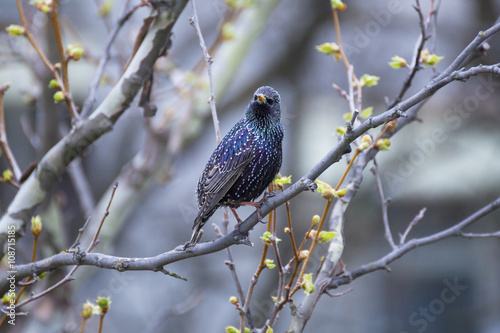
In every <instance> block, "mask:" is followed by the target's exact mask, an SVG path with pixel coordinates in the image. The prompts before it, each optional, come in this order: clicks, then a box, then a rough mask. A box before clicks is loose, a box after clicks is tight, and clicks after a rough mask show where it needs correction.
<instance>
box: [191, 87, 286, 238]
mask: <svg viewBox="0 0 500 333" xmlns="http://www.w3.org/2000/svg"><path fill="white" fill-rule="evenodd" d="M283 136H284V129H283V125H282V124H281V98H280V95H279V94H278V92H277V91H276V90H274V89H273V88H272V87H269V86H263V87H260V88H258V89H257V90H256V91H255V93H254V95H253V97H252V99H251V100H250V102H249V104H248V106H247V108H246V110H245V116H244V117H243V118H242V119H241V120H239V121H238V122H237V123H236V124H235V125H234V126H233V128H231V130H230V131H229V132H228V133H227V134H226V136H225V137H224V138H223V139H222V140H221V141H220V143H219V144H218V146H217V147H216V148H215V150H214V151H213V153H212V155H211V156H210V158H209V160H208V162H207V164H206V166H205V168H204V169H203V172H202V174H201V176H200V178H199V181H198V185H197V187H196V195H197V199H198V214H197V216H196V218H195V220H194V224H193V234H192V236H191V240H190V241H189V242H188V243H187V246H192V245H194V244H195V243H196V242H197V241H198V240H199V238H200V237H201V234H200V230H201V228H202V227H203V226H204V225H205V223H206V222H207V220H208V219H209V218H210V217H211V216H212V215H213V214H214V213H215V211H216V210H217V209H218V208H219V207H221V206H225V207H229V208H230V209H231V210H232V212H233V213H234V215H235V217H236V219H237V225H236V228H238V227H239V225H240V223H241V220H240V219H239V217H238V215H237V214H236V212H235V211H234V209H236V208H238V207H239V206H240V205H252V206H254V207H256V208H257V213H258V215H259V216H260V213H259V209H258V207H259V205H260V202H252V201H253V200H254V199H256V198H257V197H259V196H260V195H261V194H262V192H264V190H265V189H266V188H267V186H268V185H269V184H270V183H271V182H272V181H273V179H274V177H275V176H276V175H277V174H278V172H279V170H280V168H281V163H282V143H283Z"/></svg>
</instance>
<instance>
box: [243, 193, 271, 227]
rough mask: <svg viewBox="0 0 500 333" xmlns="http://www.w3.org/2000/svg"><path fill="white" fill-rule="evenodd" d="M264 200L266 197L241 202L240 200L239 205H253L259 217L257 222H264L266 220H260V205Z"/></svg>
mask: <svg viewBox="0 0 500 333" xmlns="http://www.w3.org/2000/svg"><path fill="white" fill-rule="evenodd" d="M264 196H265V195H264ZM264 200H266V199H265V198H263V199H261V200H260V201H242V202H240V205H244V206H252V207H254V208H255V210H256V211H257V218H258V219H259V222H260V223H266V222H263V221H262V215H260V206H261V205H262V203H263V202H264Z"/></svg>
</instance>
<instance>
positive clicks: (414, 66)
mask: <svg viewBox="0 0 500 333" xmlns="http://www.w3.org/2000/svg"><path fill="white" fill-rule="evenodd" d="M413 8H415V10H416V11H417V14H418V18H419V24H420V37H419V39H418V41H417V47H416V51H415V53H414V54H413V63H412V65H411V68H410V74H409V75H408V77H407V78H406V80H405V82H404V83H403V86H402V87H401V90H400V91H399V93H398V95H397V97H396V98H395V99H394V101H392V102H391V103H390V104H389V105H388V106H387V108H388V109H390V108H392V107H394V106H395V105H396V104H398V103H399V102H401V100H402V99H403V96H404V95H405V93H406V92H407V91H408V89H410V87H411V83H412V81H413V78H414V77H415V74H416V73H417V72H418V71H419V70H420V68H421V67H420V65H419V64H420V54H422V50H423V49H424V45H425V42H426V41H427V39H428V38H429V36H427V29H426V23H425V19H424V14H423V13H422V8H421V7H420V0H415V6H413ZM429 15H432V11H431V13H430V14H429Z"/></svg>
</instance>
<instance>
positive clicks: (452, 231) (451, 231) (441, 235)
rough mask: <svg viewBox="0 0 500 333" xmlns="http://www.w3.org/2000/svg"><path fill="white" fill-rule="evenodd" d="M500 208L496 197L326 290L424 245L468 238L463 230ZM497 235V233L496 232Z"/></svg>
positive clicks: (387, 263)
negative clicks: (464, 216)
mask: <svg viewBox="0 0 500 333" xmlns="http://www.w3.org/2000/svg"><path fill="white" fill-rule="evenodd" d="M498 208H500V197H498V198H497V199H496V200H494V201H493V202H491V203H489V204H488V205H486V206H484V207H483V208H481V209H479V210H478V211H476V212H475V213H473V214H472V215H470V216H469V217H467V218H466V219H464V220H462V221H461V222H459V223H457V224H455V225H454V226H452V227H450V228H448V229H445V230H443V231H440V232H437V233H435V234H432V235H430V236H427V237H422V238H415V239H412V240H410V241H408V242H406V243H405V244H404V245H402V246H400V247H398V248H397V249H396V250H394V251H392V252H390V253H388V254H387V255H385V256H384V257H383V258H381V259H379V260H377V261H374V262H371V263H369V264H366V265H363V266H360V267H358V268H356V269H354V270H352V271H350V272H345V273H344V274H342V275H341V276H338V277H334V278H333V279H332V281H331V282H330V284H329V285H328V289H335V288H338V287H339V286H341V285H344V284H348V283H351V282H352V281H353V280H355V279H357V278H359V277H361V276H363V275H365V274H368V273H371V272H374V271H377V270H383V269H386V267H387V266H388V265H389V264H390V263H392V262H393V261H395V260H397V259H399V258H401V257H402V256H404V255H405V254H407V253H408V252H410V251H412V250H414V249H416V248H418V247H422V246H425V245H429V244H432V243H436V242H438V241H441V240H443V239H446V238H449V237H462V236H463V235H464V236H463V237H466V238H467V237H468V236H467V235H469V234H463V232H462V231H463V230H464V229H465V228H467V227H468V226H470V225H471V224H473V223H474V222H477V221H478V220H479V219H481V218H482V217H484V216H486V215H488V214H490V213H491V212H493V211H495V210H496V209H498ZM497 233H498V232H497ZM497 233H493V234H490V235H491V237H496V236H495V235H496V234H497Z"/></svg>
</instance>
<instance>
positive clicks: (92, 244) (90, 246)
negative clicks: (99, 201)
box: [87, 182, 118, 253]
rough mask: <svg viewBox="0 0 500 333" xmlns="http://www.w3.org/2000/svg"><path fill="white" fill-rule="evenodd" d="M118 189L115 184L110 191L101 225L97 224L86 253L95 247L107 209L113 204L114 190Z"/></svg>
mask: <svg viewBox="0 0 500 333" xmlns="http://www.w3.org/2000/svg"><path fill="white" fill-rule="evenodd" d="M117 188H118V182H116V183H115V185H114V186H113V190H112V191H111V197H110V198H109V202H108V206H107V207H106V211H105V212H104V215H103V217H102V219H101V223H100V224H99V228H98V229H97V232H96V233H95V235H94V238H93V239H92V242H91V243H90V244H89V247H88V248H87V253H88V252H90V251H92V249H93V248H94V247H95V246H96V245H97V242H98V241H97V237H99V233H100V232H101V228H102V225H103V224H104V221H105V220H106V217H108V215H109V207H111V202H113V198H114V197H115V193H116V189H117Z"/></svg>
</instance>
